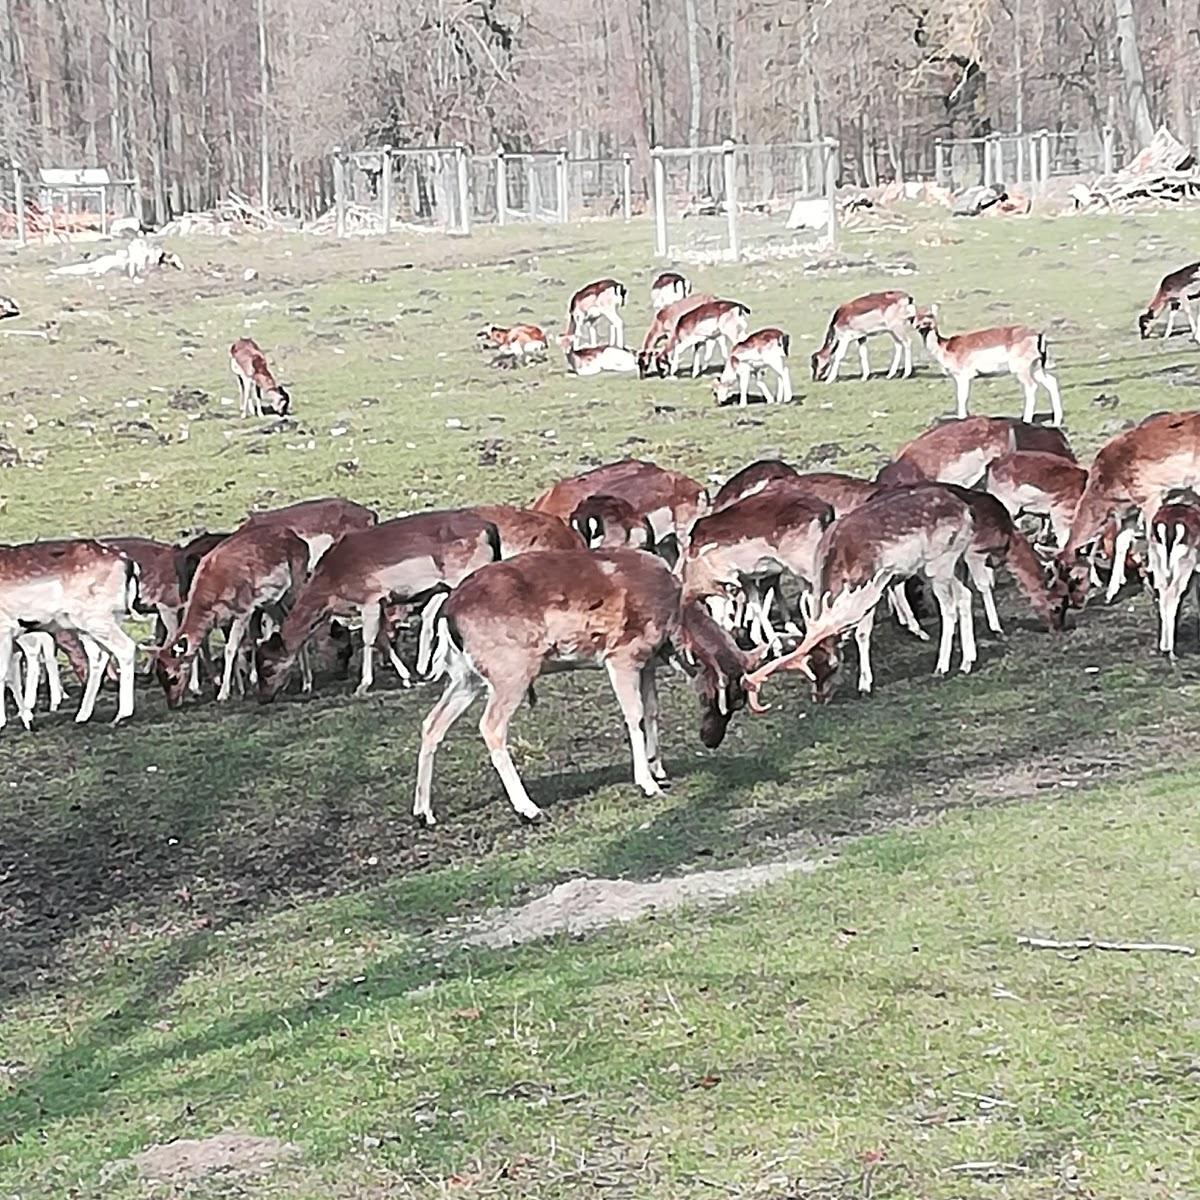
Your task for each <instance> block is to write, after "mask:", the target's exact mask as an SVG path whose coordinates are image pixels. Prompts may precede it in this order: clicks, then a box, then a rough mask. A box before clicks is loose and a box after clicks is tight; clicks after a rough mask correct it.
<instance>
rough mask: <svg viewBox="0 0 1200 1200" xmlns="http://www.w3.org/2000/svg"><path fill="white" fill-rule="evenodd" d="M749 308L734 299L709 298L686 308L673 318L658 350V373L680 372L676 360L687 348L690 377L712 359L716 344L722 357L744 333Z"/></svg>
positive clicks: (726, 355) (695, 374)
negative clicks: (661, 346) (690, 354)
mask: <svg viewBox="0 0 1200 1200" xmlns="http://www.w3.org/2000/svg"><path fill="white" fill-rule="evenodd" d="M749 315H750V309H749V308H748V307H747V306H746V305H744V304H742V303H741V302H740V301H737V300H710V301H708V302H707V303H705V304H701V305H699V306H698V307H696V308H692V309H689V310H688V311H687V312H685V313H683V315H682V316H680V317H679V319H678V320H677V321H676V322H675V328H674V329H673V330H672V331H671V333H670V334H669V335H668V337H667V340H666V344H665V345H664V347H663V349H662V350H661V351H659V354H658V370H659V373H660V374H667V375H676V374H678V373H679V360H680V359H681V358H682V357H683V355H684V354H686V353H687V351H689V350H690V351H691V352H692V378H693V379H695V378H696V376H697V375H699V374H700V370H701V365H702V364H701V358H702V357H703V366H704V367H707V366H708V364H709V363H710V362H711V361H712V357H713V354H714V353H715V352H716V350H717V349H718V348H719V349H720V351H721V356H722V357H723V358H728V357H729V352H730V351H731V350H732V349H733V347H734V346H735V345H737V343H738V342H740V341H742V340H743V339H744V338H745V336H746V330H747V328H748V326H747V323H746V318H747V317H748V316H749Z"/></svg>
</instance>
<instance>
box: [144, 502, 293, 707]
mask: <svg viewBox="0 0 1200 1200" xmlns="http://www.w3.org/2000/svg"><path fill="white" fill-rule="evenodd" d="M308 561H309V547H308V543H307V542H305V540H304V539H303V538H302V537H300V536H299V535H298V534H296V533H294V532H293V531H292V530H291V529H288V528H287V527H286V526H281V525H274V524H261V525H257V524H249V523H248V524H246V525H243V526H242V528H241V529H239V530H238V531H237V532H236V533H233V534H231V535H230V536H229V537H227V538H225V540H224V541H222V542H221V543H220V544H219V545H217V546H216V547H215V548H214V549H212V550H210V551H209V553H208V554H206V555H205V556H204V557H203V558H202V559H201V560H200V564H199V566H198V567H197V568H196V574H195V577H194V578H193V579H192V586H191V589H190V590H189V592H188V597H187V604H186V606H185V608H184V613H183V620H182V621H181V622H180V625H179V629H178V632H177V633H176V634H175V637H174V638H173V639H172V640H171V641H169V642H168V643H167V644H166V646H165V647H164V648H163V649H162V650H160V651H159V652H158V653H157V655H156V656H155V670H156V672H157V674H158V679H159V682H160V683H161V684H162V687H163V691H164V692H165V693H166V698H167V707H168V708H178V707H179V706H180V705H181V704H182V703H183V694H184V691H185V690H186V688H187V686H188V681H189V680H190V679H191V676H192V663H193V662H194V661H195V659H196V655H197V654H198V653H199V652H200V647H201V646H202V645H203V643H204V639H205V638H206V637H207V636H208V634H209V631H210V630H212V629H213V628H215V627H218V626H220V625H222V624H224V623H225V622H229V631H228V633H227V634H226V638H225V669H224V672H223V674H222V677H221V686H220V689H219V691H218V692H217V700H218V701H220V702H222V703H224V702H225V701H227V700H228V699H229V697H230V695H231V694H232V691H233V684H234V670H235V667H236V665H237V661H238V652H239V650H240V648H241V644H242V639H243V638H244V637H245V636H246V635H247V634H248V633H249V634H250V636H251V638H254V637H255V635H256V634H257V633H258V632H259V627H260V622H261V620H262V617H263V615H264V614H265V615H267V616H269V617H270V618H271V619H272V620H273V621H275V622H276V623H278V622H279V621H281V620H282V619H283V614H284V613H285V612H286V611H287V609H288V608H289V607H290V606H291V605H292V604H293V603H294V602H295V600H296V597H297V595H298V594H299V593H300V590H301V588H302V587H303V585H304V581H305V580H306V579H307V577H308ZM302 670H303V674H304V690H305V691H310V690H311V689H312V676H311V674H310V673H309V670H308V661H307V659H305V660H304V662H303V664H302Z"/></svg>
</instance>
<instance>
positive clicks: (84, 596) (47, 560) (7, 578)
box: [0, 539, 138, 727]
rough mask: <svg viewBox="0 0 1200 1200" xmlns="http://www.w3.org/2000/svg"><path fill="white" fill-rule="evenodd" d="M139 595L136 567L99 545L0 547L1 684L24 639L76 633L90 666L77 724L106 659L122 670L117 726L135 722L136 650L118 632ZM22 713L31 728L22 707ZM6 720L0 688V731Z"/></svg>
mask: <svg viewBox="0 0 1200 1200" xmlns="http://www.w3.org/2000/svg"><path fill="white" fill-rule="evenodd" d="M137 589H138V568H137V564H136V563H134V562H133V561H132V560H130V559H129V558H126V557H125V555H123V554H121V553H120V551H118V550H115V549H113V548H112V547H110V546H103V545H101V544H100V543H99V542H95V541H91V540H87V539H68V540H60V541H44V542H28V543H25V544H24V545H17V546H3V547H0V681H2V680H6V679H7V678H8V677H9V673H10V666H11V663H12V652H13V645H14V643H15V642H16V641H17V639H18V638H20V637H21V636H22V635H23V634H25V633H28V632H31V631H33V632H49V633H53V632H55V631H57V630H73V631H75V632H77V633H78V634H79V635H80V639H81V641H82V643H83V646H84V649H85V652H86V654H87V659H88V666H89V671H88V677H87V684H86V686H85V688H84V693H83V698H82V700H81V702H80V706H79V711H78V712H77V713H76V715H75V720H76V721H77V722H81V723H82V722H84V721H88V720H90V719H91V716H92V712H93V711H94V708H95V704H96V697H97V695H98V694H99V691H100V684H101V681H102V678H103V661H102V660H103V656H104V655H106V654H108V655H111V656H112V657H113V658H114V659H116V661H117V664H118V671H119V687H118V699H117V714H116V717H115V719H114V722H113V723H114V724H117V723H119V722H121V721H124V720H126V719H128V718H129V717H131V716H132V715H133V682H134V679H133V677H134V671H135V669H136V666H135V658H136V654H137V646H136V644H135V642H134V641H133V639H132V638H131V637H130V636H129V635H128V634H127V633H126V632H125V630H124V629H123V628H122V627H121V626H122V622H123V621H124V620H125V619H126V618H127V617H128V616H129V615H130V613H131V612H132V609H133V606H134V604H135V603H136V601H137ZM35 687H36V679H35ZM19 715H20V716H21V721H22V724H24V725H26V727H28V724H29V714H28V711H27V710H26V709H25V707H24V706H20V709H19ZM6 719H7V718H6V714H5V704H4V689H3V687H0V727H2V726H3V725H4V724H5V722H6Z"/></svg>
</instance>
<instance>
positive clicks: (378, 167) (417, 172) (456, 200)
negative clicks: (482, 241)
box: [333, 146, 471, 237]
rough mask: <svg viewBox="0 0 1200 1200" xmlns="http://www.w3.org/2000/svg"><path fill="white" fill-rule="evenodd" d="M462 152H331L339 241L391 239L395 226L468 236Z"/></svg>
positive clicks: (386, 149) (423, 149)
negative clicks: (364, 236)
mask: <svg viewBox="0 0 1200 1200" xmlns="http://www.w3.org/2000/svg"><path fill="white" fill-rule="evenodd" d="M467 159H468V156H467V151H466V150H465V149H464V148H463V147H462V146H404V147H396V146H381V147H379V148H378V149H373V150H358V151H354V152H350V153H347V152H345V151H343V150H342V149H341V148H340V147H335V149H334V151H333V191H334V211H335V228H336V231H337V234H338V236H339V237H344V236H345V235H346V233H347V232H349V231H350V229H351V228H357V229H358V230H359V231H360V232H367V233H390V232H391V229H392V226H393V224H394V223H395V222H397V221H400V222H403V223H405V224H428V225H436V226H440V227H441V228H443V229H446V230H451V231H454V232H457V233H470V231H471V220H470V211H469V209H468V208H467V206H466V205H464V204H463V202H462V200H463V197H464V196H465V195H466V192H467V166H468V163H467Z"/></svg>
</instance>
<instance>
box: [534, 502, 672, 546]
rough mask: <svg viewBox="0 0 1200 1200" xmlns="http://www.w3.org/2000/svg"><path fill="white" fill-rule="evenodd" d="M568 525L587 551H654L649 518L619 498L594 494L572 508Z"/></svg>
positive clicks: (652, 533) (652, 532)
mask: <svg viewBox="0 0 1200 1200" xmlns="http://www.w3.org/2000/svg"><path fill="white" fill-rule="evenodd" d="M556 519H557V518H556ZM570 525H571V528H572V529H574V530H575V531H576V532H577V533H578V534H579V536H580V537H581V538H582V539H583V542H584V545H586V546H587V548H588V549H589V550H617V549H619V548H621V547H622V546H628V547H630V548H631V549H634V550H647V551H653V549H654V530H653V529H652V528H651V525H650V520H649V518H648V517H647V516H646V515H645V514H644V513H641V512H639V511H638V510H637V509H636V508H634V507H633V505H632V504H630V503H629V501H628V500H622V499H621V498H620V497H619V496H608V495H605V493H604V492H597V493H596V494H595V495H592V496H588V497H586V498H585V499H583V500H581V501H580V502H579V503H578V504H577V505H576V506H575V511H574V512H572V513H571V520H570Z"/></svg>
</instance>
